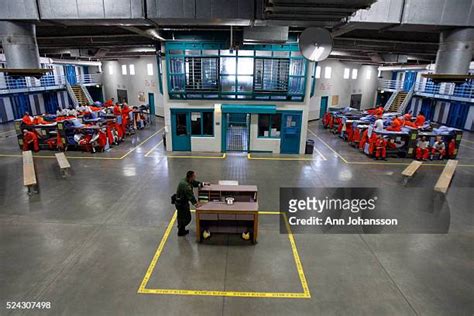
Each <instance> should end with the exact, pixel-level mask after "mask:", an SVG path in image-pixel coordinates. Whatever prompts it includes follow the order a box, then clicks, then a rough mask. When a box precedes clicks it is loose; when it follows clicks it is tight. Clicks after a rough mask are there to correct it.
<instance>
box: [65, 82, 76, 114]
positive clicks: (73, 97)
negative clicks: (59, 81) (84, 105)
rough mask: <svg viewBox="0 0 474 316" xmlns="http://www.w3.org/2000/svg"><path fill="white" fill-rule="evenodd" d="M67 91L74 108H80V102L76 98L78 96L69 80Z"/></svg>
mask: <svg viewBox="0 0 474 316" xmlns="http://www.w3.org/2000/svg"><path fill="white" fill-rule="evenodd" d="M66 90H67V94H68V95H69V97H70V98H71V100H72V103H73V105H74V107H75V108H76V107H78V106H79V100H78V99H77V98H76V95H75V94H74V91H73V90H72V87H71V85H70V84H69V81H67V80H66Z"/></svg>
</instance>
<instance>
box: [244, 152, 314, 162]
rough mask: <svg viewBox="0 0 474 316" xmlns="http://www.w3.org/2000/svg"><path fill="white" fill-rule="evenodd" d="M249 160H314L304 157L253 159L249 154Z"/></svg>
mask: <svg viewBox="0 0 474 316" xmlns="http://www.w3.org/2000/svg"><path fill="white" fill-rule="evenodd" d="M247 158H248V159H249V160H287V161H313V160H315V159H314V158H304V157H295V158H291V157H252V156H251V154H247Z"/></svg>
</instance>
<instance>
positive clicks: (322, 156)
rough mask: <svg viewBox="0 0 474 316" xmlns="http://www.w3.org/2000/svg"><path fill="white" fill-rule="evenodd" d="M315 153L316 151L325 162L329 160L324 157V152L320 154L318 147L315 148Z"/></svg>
mask: <svg viewBox="0 0 474 316" xmlns="http://www.w3.org/2000/svg"><path fill="white" fill-rule="evenodd" d="M313 149H314V151H316V152H317V153H318V155H320V156H321V158H323V160H327V158H326V157H325V156H324V155H323V153H322V152H320V151H319V150H318V149H317V148H316V147H313Z"/></svg>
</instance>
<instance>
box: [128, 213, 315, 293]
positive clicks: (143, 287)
mask: <svg viewBox="0 0 474 316" xmlns="http://www.w3.org/2000/svg"><path fill="white" fill-rule="evenodd" d="M191 211H194V210H191ZM177 214H178V212H177V211H175V212H174V215H173V217H172V218H171V221H170V222H169V224H168V227H167V228H166V230H165V233H164V234H163V237H162V238H161V241H160V244H159V245H158V249H157V250H156V252H155V254H154V256H153V259H152V260H151V262H150V265H149V266H148V269H147V271H146V273H145V276H144V278H143V280H142V282H141V284H140V286H139V288H138V291H137V293H139V294H158V295H184V296H220V297H247V298H296V299H306V298H311V293H310V291H309V287H308V283H307V281H306V277H305V274H304V270H303V265H302V264H301V260H300V257H299V254H298V249H297V248H296V242H295V239H294V236H293V233H292V232H291V229H290V227H289V224H288V221H287V218H286V215H285V214H283V216H285V221H286V228H287V229H288V239H289V241H290V246H291V250H292V254H293V257H294V260H295V264H296V269H297V272H298V276H299V278H300V282H301V286H302V288H303V292H302V293H301V292H294V293H293V292H244V291H213V290H186V289H147V288H146V286H147V284H148V282H149V281H150V278H151V276H152V274H153V271H154V269H155V267H156V264H157V263H158V259H159V258H160V256H161V253H162V252H163V249H164V247H165V244H166V242H167V240H168V238H169V235H170V233H171V230H172V229H173V226H174V223H175V222H176V218H177ZM259 214H265V215H267V214H268V215H280V214H282V213H281V212H271V211H262V212H259Z"/></svg>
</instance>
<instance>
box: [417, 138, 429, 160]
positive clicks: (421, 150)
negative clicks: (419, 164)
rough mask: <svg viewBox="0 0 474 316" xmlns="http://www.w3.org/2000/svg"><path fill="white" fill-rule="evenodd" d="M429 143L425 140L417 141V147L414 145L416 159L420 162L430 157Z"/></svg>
mask: <svg viewBox="0 0 474 316" xmlns="http://www.w3.org/2000/svg"><path fill="white" fill-rule="evenodd" d="M429 144H430V143H429V142H428V141H426V140H419V141H418V143H417V145H416V159H417V160H420V159H423V160H426V159H428V157H429V155H430V150H429V148H428V147H429Z"/></svg>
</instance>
